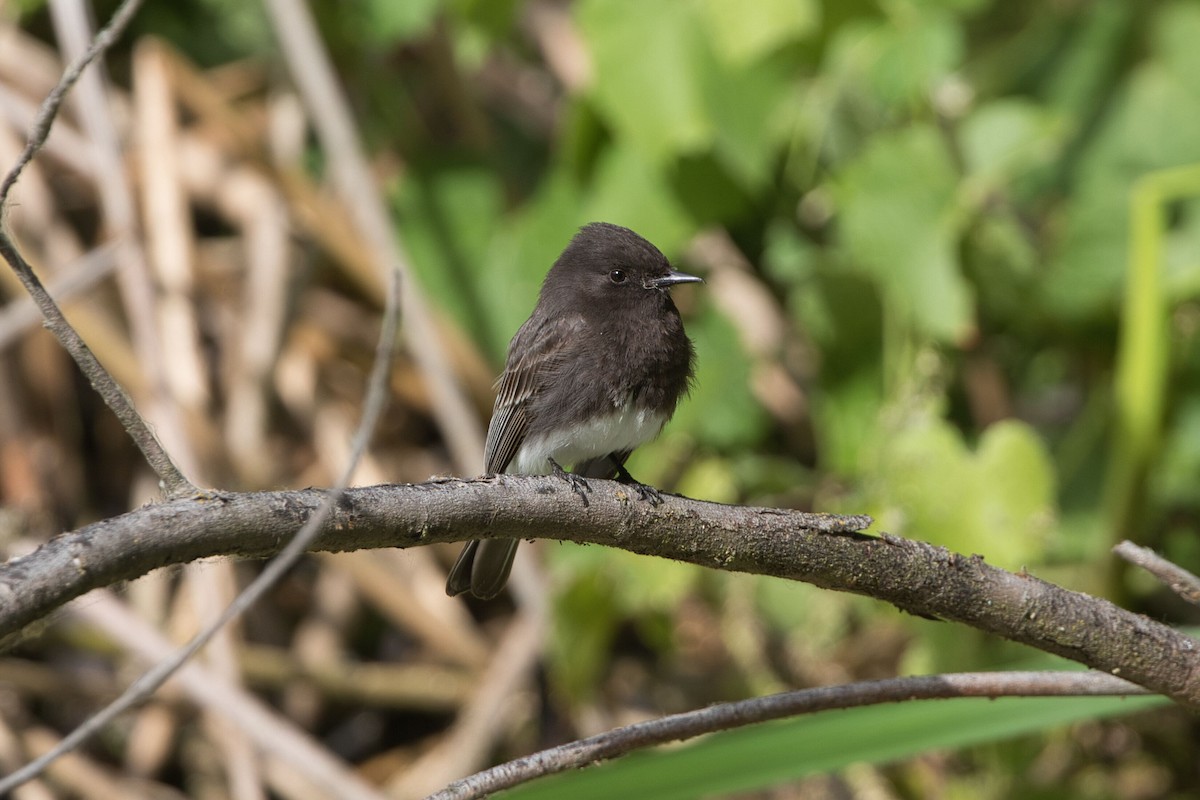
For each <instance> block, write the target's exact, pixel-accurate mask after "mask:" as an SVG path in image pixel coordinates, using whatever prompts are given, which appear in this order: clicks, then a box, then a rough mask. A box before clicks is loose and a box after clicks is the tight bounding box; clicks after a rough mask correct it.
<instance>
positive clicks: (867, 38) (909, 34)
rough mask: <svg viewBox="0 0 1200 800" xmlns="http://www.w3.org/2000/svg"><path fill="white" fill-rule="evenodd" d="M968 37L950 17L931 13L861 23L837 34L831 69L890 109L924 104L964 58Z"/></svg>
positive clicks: (928, 10) (840, 29)
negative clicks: (964, 36)
mask: <svg viewBox="0 0 1200 800" xmlns="http://www.w3.org/2000/svg"><path fill="white" fill-rule="evenodd" d="M963 48H964V44H963V33H962V30H961V27H960V26H959V24H958V22H957V21H956V20H955V19H954V17H952V16H951V15H949V14H946V13H943V12H939V11H936V10H930V9H925V10H922V11H917V10H915V9H913V10H911V13H905V14H898V15H896V17H895V18H894V19H887V20H861V21H856V22H853V23H849V24H846V25H844V26H842V27H840V28H839V29H837V31H836V32H835V34H834V36H833V41H832V42H831V44H830V66H829V67H828V71H829V72H830V73H832V74H833V75H834V76H838V77H839V78H840V80H841V81H843V82H845V84H846V86H847V88H849V89H858V91H860V92H864V93H865V94H867V95H868V96H870V97H872V98H874V99H875V100H876V101H878V102H879V103H881V104H882V105H883V106H884V107H885V108H896V109H907V108H910V107H913V106H917V105H924V104H925V103H926V101H927V98H928V97H929V94H930V93H931V92H932V90H933V89H934V88H935V87H936V85H937V84H938V82H939V81H941V80H942V79H944V78H945V77H946V76H947V75H949V74H950V73H951V72H953V71H954V70H955V69H956V68H957V67H958V65H959V62H960V61H961V60H962V55H963Z"/></svg>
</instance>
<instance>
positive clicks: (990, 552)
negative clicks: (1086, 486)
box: [972, 420, 1058, 569]
mask: <svg viewBox="0 0 1200 800" xmlns="http://www.w3.org/2000/svg"><path fill="white" fill-rule="evenodd" d="M975 467H976V470H977V480H978V481H979V484H980V492H979V499H980V507H979V509H978V510H977V518H976V521H975V526H976V527H975V531H974V532H975V536H976V540H975V542H974V547H973V548H972V551H973V552H980V553H986V554H987V557H988V560H989V561H993V562H995V563H997V564H1000V565H1003V566H1006V567H1008V568H1010V569H1014V568H1017V567H1018V566H1019V565H1021V564H1022V563H1023V562H1027V561H1028V562H1031V563H1032V562H1036V561H1040V560H1041V556H1042V554H1043V552H1044V551H1045V544H1046V539H1047V537H1048V535H1049V534H1050V532H1051V530H1052V526H1053V524H1054V522H1055V519H1054V506H1055V491H1056V489H1057V488H1058V487H1057V485H1056V481H1055V472H1054V465H1053V464H1052V463H1051V461H1050V457H1049V454H1048V453H1047V452H1046V446H1045V444H1044V443H1043V442H1042V440H1041V439H1040V438H1039V437H1038V435H1037V433H1036V432H1035V431H1034V430H1033V428H1031V427H1029V426H1028V425H1027V424H1025V423H1024V422H1017V421H1015V420H1005V421H1003V422H998V423H996V424H995V425H992V426H991V427H989V428H988V429H987V430H986V431H984V433H983V438H982V439H980V441H979V447H978V449H977V451H976V454H975ZM997 534H1000V535H997Z"/></svg>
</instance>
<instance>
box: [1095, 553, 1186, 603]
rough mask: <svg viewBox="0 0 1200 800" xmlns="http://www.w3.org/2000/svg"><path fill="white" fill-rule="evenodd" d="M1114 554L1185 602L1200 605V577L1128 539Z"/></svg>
mask: <svg viewBox="0 0 1200 800" xmlns="http://www.w3.org/2000/svg"><path fill="white" fill-rule="evenodd" d="M1113 552H1114V553H1116V554H1117V555H1118V556H1120V557H1121V558H1123V559H1125V560H1126V561H1128V562H1129V563H1130V564H1133V565H1135V566H1138V567H1141V568H1142V569H1144V570H1146V572H1149V573H1150V574H1151V575H1153V576H1154V577H1156V578H1158V579H1159V580H1160V581H1162V582H1163V583H1164V584H1165V585H1166V586H1167V588H1169V589H1170V590H1171V591H1172V592H1174V593H1175V594H1177V595H1179V596H1180V597H1182V598H1183V599H1184V600H1187V601H1188V602H1189V603H1191V604H1193V605H1200V577H1197V576H1196V575H1193V574H1192V573H1190V572H1188V571H1187V570H1186V569H1184V568H1183V567H1181V566H1179V565H1178V564H1174V563H1172V562H1170V561H1167V560H1166V559H1165V558H1163V557H1162V556H1160V555H1159V554H1158V553H1156V552H1154V551H1153V550H1151V549H1150V548H1149V547H1141V546H1139V545H1136V544H1134V543H1133V542H1131V541H1129V540H1128V539H1126V540H1125V541H1123V542H1121V543H1120V544H1118V545H1116V546H1114V547H1113Z"/></svg>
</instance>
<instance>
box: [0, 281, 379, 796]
mask: <svg viewBox="0 0 1200 800" xmlns="http://www.w3.org/2000/svg"><path fill="white" fill-rule="evenodd" d="M390 288H391V292H390V293H389V294H388V302H387V309H386V311H385V313H384V318H383V326H382V330H381V331H380V335H379V342H378V345H377V347H376V354H375V365H374V367H373V368H372V371H371V376H370V379H369V381H368V387H367V393H366V398H365V400H364V403H363V416H362V421H361V423H360V424H359V428H358V430H357V431H356V432H355V437H354V441H353V444H352V446H351V454H350V459H349V463H348V464H347V465H346V468H345V469H344V470H343V472H342V474H341V475H340V476H339V477H338V480H337V483H336V484H335V485H334V488H333V489H332V490H330V491H329V493H328V494H327V495H326V496H325V498H324V500H323V501H322V502H321V504H320V505H319V506H318V507H317V509H316V510H315V511H314V512H313V514H312V516H311V517H309V518H308V521H307V522H306V523H305V524H304V526H303V527H301V528H300V530H299V532H297V533H296V534H295V536H293V537H292V539H291V541H289V542H288V544H287V546H286V547H284V548H283V549H282V550H281V551H280V552H279V555H278V556H277V557H276V558H275V559H274V560H273V561H271V562H270V563H269V564H267V566H266V567H265V568H264V569H263V571H262V572H261V573H260V574H259V575H258V577H257V578H255V579H254V581H252V582H251V583H250V585H249V586H247V587H246V588H245V589H244V590H243V591H242V593H241V594H240V595H238V596H237V598H235V599H234V601H233V602H232V603H231V604H230V605H229V607H228V608H227V609H225V611H224V613H222V614H221V615H220V616H219V617H217V619H216V620H214V621H213V622H212V624H210V625H209V626H208V627H206V628H205V629H204V630H202V631H201V632H200V633H198V634H197V635H196V637H195V638H194V639H192V640H191V641H190V642H188V643H187V644H186V645H184V646H183V647H181V648H179V649H178V650H176V651H175V652H174V653H173V654H172V655H171V656H170V657H169V658H165V659H163V660H162V661H160V662H159V663H157V664H155V665H154V667H152V668H151V669H150V670H148V671H147V672H146V673H145V674H144V675H142V676H141V677H140V678H138V679H137V680H136V681H134V682H133V683H132V684H130V686H129V688H128V689H126V690H125V692H124V693H123V694H122V695H121V696H120V697H118V698H117V699H116V700H114V701H113V702H112V703H110V704H109V705H108V706H106V707H105V708H103V709H101V710H100V711H98V712H97V713H96V714H95V715H93V716H92V717H90V718H88V720H87V721H85V722H84V723H82V724H81V725H80V726H79V727H78V728H76V729H75V730H73V731H71V733H70V734H68V735H67V736H65V737H64V738H63V740H62V741H61V742H59V744H58V745H57V746H56V747H55V748H54V749H53V750H51V751H49V752H47V753H45V754H44V755H42V756H40V757H39V758H37V759H35V760H34V761H32V762H30V763H29V764H27V765H26V766H24V767H22V768H21V769H19V770H17V771H16V772H14V773H12V774H11V775H8V776H6V777H4V778H2V779H0V796H3V795H4V794H5V793H6V792H9V791H11V790H12V789H14V788H15V787H17V786H20V785H21V784H22V783H24V782H25V781H28V780H30V779H31V778H35V777H37V776H38V775H40V774H41V773H42V772H43V771H44V770H45V768H46V767H47V766H48V765H49V764H50V763H51V762H53V761H54V759H56V758H58V757H60V756H61V755H63V754H64V753H69V752H70V751H71V750H74V749H75V748H76V747H78V746H79V745H80V744H82V743H83V742H85V741H87V740H88V739H89V738H91V737H92V736H94V735H95V734H96V733H98V732H99V731H100V730H101V729H102V728H104V726H106V725H108V723H110V722H112V721H113V720H114V719H116V718H117V717H118V716H120V715H121V714H123V713H124V712H125V711H127V710H128V709H130V708H132V707H133V706H134V705H136V704H138V703H140V702H142V701H143V700H145V699H146V698H147V697H149V696H150V695H152V694H153V693H154V692H155V691H157V690H158V688H159V687H160V686H162V685H163V684H164V683H166V681H167V679H168V678H170V677H171V676H172V675H173V674H174V673H175V672H177V671H178V670H179V668H180V667H181V666H182V665H183V664H184V663H185V662H186V661H188V659H190V658H191V657H192V656H193V655H195V654H196V653H197V652H198V651H199V650H200V649H201V648H202V647H204V645H206V644H207V643H208V642H209V640H210V639H212V637H213V636H214V635H216V633H217V631H219V630H220V629H221V628H222V627H223V626H225V625H226V624H228V623H229V622H230V621H231V620H233V619H235V618H237V617H238V616H240V615H241V614H242V613H243V612H245V610H246V609H247V608H249V607H250V606H252V605H253V604H254V603H256V602H257V601H258V600H259V598H260V597H262V596H263V595H264V594H265V593H266V592H267V591H268V590H269V589H270V588H271V587H272V586H273V585H274V584H275V583H276V582H277V581H278V580H279V579H280V578H281V577H282V576H283V575H284V574H285V573H286V572H287V571H288V570H289V569H291V568H292V566H293V565H294V564H295V563H296V561H297V560H299V558H300V557H301V556H302V555H304V553H305V552H306V551H307V550H308V548H309V547H310V546H311V545H312V544H313V541H314V539H316V537H317V536H318V535H319V534H320V533H321V532H322V531H323V529H324V527H325V522H326V519H327V517H328V516H329V514H330V512H331V510H332V509H333V507H334V506H335V505H337V504H338V503H339V502H340V501H341V498H342V495H343V493H344V491H345V488H346V484H347V483H348V482H349V480H350V476H351V475H352V474H353V472H354V468H355V467H356V466H357V464H358V461H359V459H360V458H361V457H362V454H363V452H365V450H366V447H367V443H368V441H369V440H370V435H371V433H372V432H373V431H374V428H375V424H376V422H377V421H378V419H379V417H380V415H381V414H382V413H383V406H384V403H385V401H386V399H387V376H388V370H389V367H390V364H391V355H392V345H393V343H394V342H395V341H396V330H397V328H398V316H399V314H398V309H399V295H400V292H399V281H398V280H397V279H396V278H395V277H393V280H392V281H391V285H390Z"/></svg>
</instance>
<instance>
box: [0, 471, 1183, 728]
mask: <svg viewBox="0 0 1200 800" xmlns="http://www.w3.org/2000/svg"><path fill="white" fill-rule="evenodd" d="M592 488H593V492H592V495H591V502H590V505H589V506H588V507H586V508H585V507H584V506H583V505H582V504H580V503H579V502H578V498H577V497H576V496H575V495H574V493H573V492H571V491H570V490H568V489H565V488H564V487H563V485H562V483H561V482H559V481H557V480H555V479H554V478H551V477H524V476H522V477H516V476H505V477H499V478H490V479H479V480H458V479H444V480H437V481H433V482H429V483H423V484H406V485H396V486H389V485H385V486H373V487H366V488H358V489H351V490H348V491H347V492H346V493H345V495H344V496H343V497H342V498H341V500H340V502H339V503H338V504H337V506H336V508H335V509H334V510H333V513H332V514H331V515H330V516H329V518H328V519H327V520H326V521H325V522H324V524H323V526H322V529H321V533H320V535H319V536H318V537H317V539H316V540H315V542H314V543H313V545H312V548H313V549H316V550H332V551H342V550H357V549H366V548H376V547H415V546H419V545H426V544H433V543H437V542H456V541H463V540H465V539H471V538H489V537H490V538H496V537H506V538H545V539H559V540H569V541H575V542H581V543H593V544H602V545H608V546H611V547H619V548H622V549H625V550H629V551H630V552H634V553H640V554H643V555H657V556H663V557H666V558H673V559H677V560H680V561H687V562H690V563H693V564H699V565H701V566H707V567H714V568H718V569H724V570H730V571H736V572H750V573H756V574H761V575H774V576H777V577H781V578H788V579H792V580H799V581H805V582H807V583H812V584H814V585H816V586H821V587H824V588H828V589H835V590H838V591H845V592H853V593H856V594H862V595H867V596H870V597H874V598H876V599H879V600H883V601H885V602H889V603H892V604H894V605H896V606H897V607H899V608H901V609H903V610H905V611H908V612H910V613H913V614H920V615H924V616H931V617H936V618H940V619H944V620H951V621H955V622H961V623H964V624H967V625H970V626H972V627H975V628H978V629H980V630H984V631H988V632H990V633H994V634H996V635H998V636H1002V637H1004V638H1006V639H1010V640H1012V641H1016V642H1022V643H1024V644H1027V645H1030V646H1031V647H1034V648H1037V649H1039V650H1043V651H1046V652H1049V653H1055V654H1057V655H1060V656H1063V657H1065V658H1068V659H1071V660H1073V661H1077V662H1080V663H1082V664H1086V665H1087V666H1089V667H1092V668H1094V669H1098V670H1100V671H1103V672H1108V673H1110V674H1113V675H1118V676H1120V677H1121V678H1124V679H1125V680H1128V681H1132V682H1133V683H1136V684H1138V685H1140V686H1144V687H1146V688H1147V689H1150V690H1152V691H1154V692H1158V693H1161V694H1164V695H1167V696H1168V697H1171V698H1173V699H1174V700H1176V701H1177V702H1179V703H1181V704H1183V705H1185V706H1188V707H1190V708H1193V709H1200V642H1198V641H1197V640H1195V639H1193V638H1191V637H1189V636H1186V635H1184V634H1182V633H1180V632H1179V631H1176V630H1173V629H1172V628H1170V627H1168V626H1166V625H1163V624H1161V623H1158V622H1155V621H1153V620H1151V619H1148V618H1146V617H1144V616H1141V615H1138V614H1133V613H1131V612H1128V611H1125V610H1123V609H1120V608H1118V607H1117V606H1115V605H1113V604H1112V603H1109V602H1108V601H1106V600H1102V599H1100V598H1096V597H1091V596H1089V595H1085V594H1081V593H1078V592H1072V591H1069V590H1067V589H1063V588H1061V587H1059V586H1055V585H1053V584H1050V583H1047V582H1045V581H1042V580H1039V579H1038V578H1035V577H1033V576H1031V575H1028V574H1024V573H1021V574H1014V573H1010V572H1006V571H1004V570H1001V569H998V568H996V567H993V566H990V565H988V564H986V563H984V560H983V558H982V557H980V556H971V557H966V556H962V555H959V554H956V553H952V552H950V551H948V550H946V549H945V548H941V547H935V546H933V545H929V544H925V543H922V542H917V541H912V540H908V539H900V538H897V537H894V536H889V535H886V534H885V535H883V536H881V537H879V538H876V537H872V536H866V535H864V534H861V533H858V531H859V530H861V529H862V528H864V527H866V525H868V524H869V522H870V520H869V518H867V517H838V516H835V515H821V514H803V513H800V512H795V511H785V510H780V509H771V508H750V507H744V506H725V505H719V504H716V503H705V502H700V501H696V500H689V499H687V498H683V497H669V499H668V501H667V502H666V503H664V504H663V505H662V506H659V507H658V508H655V507H652V506H651V505H650V504H648V503H642V502H638V501H637V500H636V499H635V498H634V497H633V496H631V495H630V494H629V492H628V490H627V489H626V488H625V487H623V486H622V485H621V484H618V483H614V482H608V481H592ZM325 496H326V492H324V491H323V490H318V489H307V490H302V491H290V492H261V493H248V494H219V495H212V496H205V497H196V498H181V499H176V500H172V501H169V502H164V503H160V504H157V505H151V506H146V507H144V508H141V509H138V510H136V511H132V512H129V513H127V514H124V515H122V516H119V517H115V518H113V519H109V520H105V521H103V522H98V523H96V524H94V525H90V526H88V527H86V528H83V529H81V530H79V531H76V532H74V533H70V534H66V535H63V536H59V537H57V538H55V539H54V540H52V541H50V542H48V543H47V544H45V545H43V546H42V547H41V548H39V549H38V550H37V551H35V552H34V553H31V554H30V555H28V556H26V557H24V558H20V559H14V560H13V561H10V562H9V563H8V564H6V565H3V566H0V636H8V635H11V634H13V633H14V632H16V631H18V630H20V628H21V627H23V626H24V625H27V624H29V623H31V622H33V621H35V620H37V619H39V618H41V617H44V616H45V615H46V614H48V613H49V612H50V611H52V610H53V609H55V608H57V607H58V606H60V605H62V604H63V603H65V602H66V601H68V600H70V599H71V598H74V597H77V596H79V595H81V594H83V593H84V592H86V591H88V590H90V589H93V588H96V587H98V586H105V585H108V584H111V583H114V582H116V581H121V580H129V579H132V578H135V577H137V576H139V575H142V574H144V573H146V572H148V571H150V570H152V569H155V568H157V567H161V566H165V565H167V564H177V563H183V562H187V561H192V560H195V559H198V558H209V557H212V556H218V555H236V556H243V557H251V558H262V557H266V556H269V555H272V554H273V553H275V552H277V551H278V549H279V547H280V546H281V543H282V542H285V541H287V539H288V537H290V536H291V534H292V533H293V532H294V531H295V530H296V529H297V528H298V527H300V526H301V525H302V524H303V523H304V521H305V520H306V519H308V518H309V516H310V515H312V514H313V512H314V511H315V509H316V508H317V507H318V506H319V505H320V503H321V501H322V499H323V498H324V497H325Z"/></svg>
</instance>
